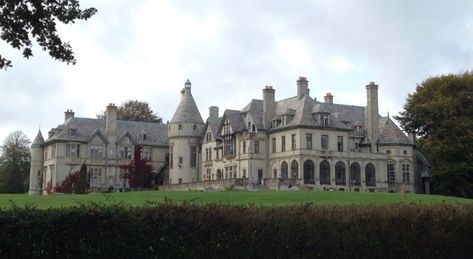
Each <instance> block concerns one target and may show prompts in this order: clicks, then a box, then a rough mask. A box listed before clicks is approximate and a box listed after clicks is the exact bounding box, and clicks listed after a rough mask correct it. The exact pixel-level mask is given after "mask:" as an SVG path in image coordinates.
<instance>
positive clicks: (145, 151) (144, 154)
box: [140, 147, 151, 161]
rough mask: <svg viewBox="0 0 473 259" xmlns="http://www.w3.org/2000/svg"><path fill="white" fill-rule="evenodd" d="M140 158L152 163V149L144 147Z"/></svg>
mask: <svg viewBox="0 0 473 259" xmlns="http://www.w3.org/2000/svg"><path fill="white" fill-rule="evenodd" d="M140 156H141V159H143V160H147V161H151V147H143V148H142V149H141V154H140Z"/></svg>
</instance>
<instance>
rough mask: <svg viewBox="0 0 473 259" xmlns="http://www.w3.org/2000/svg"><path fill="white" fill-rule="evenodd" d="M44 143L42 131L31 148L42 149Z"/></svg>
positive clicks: (39, 131)
mask: <svg viewBox="0 0 473 259" xmlns="http://www.w3.org/2000/svg"><path fill="white" fill-rule="evenodd" d="M43 143H44V138H43V134H41V130H38V134H36V138H35V139H34V141H33V144H32V145H31V147H41V145H42V144H43Z"/></svg>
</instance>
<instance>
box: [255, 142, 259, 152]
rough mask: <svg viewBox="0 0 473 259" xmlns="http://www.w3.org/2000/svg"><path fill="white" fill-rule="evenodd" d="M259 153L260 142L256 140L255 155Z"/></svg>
mask: <svg viewBox="0 0 473 259" xmlns="http://www.w3.org/2000/svg"><path fill="white" fill-rule="evenodd" d="M258 153H259V141H258V140H255V154H258Z"/></svg>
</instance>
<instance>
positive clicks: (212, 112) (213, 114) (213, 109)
mask: <svg viewBox="0 0 473 259" xmlns="http://www.w3.org/2000/svg"><path fill="white" fill-rule="evenodd" d="M209 119H210V120H212V121H216V120H217V119H218V107H217V106H210V107H209Z"/></svg>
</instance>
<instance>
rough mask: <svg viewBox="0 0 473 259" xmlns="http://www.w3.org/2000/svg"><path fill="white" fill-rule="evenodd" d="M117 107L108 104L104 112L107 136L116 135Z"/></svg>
mask: <svg viewBox="0 0 473 259" xmlns="http://www.w3.org/2000/svg"><path fill="white" fill-rule="evenodd" d="M117 110H118V108H117V106H115V104H113V103H110V104H109V105H108V106H107V110H106V111H105V133H106V135H107V137H108V136H114V137H116V135H117Z"/></svg>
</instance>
